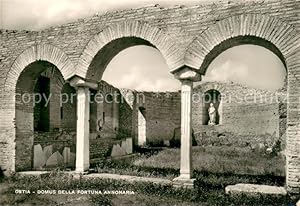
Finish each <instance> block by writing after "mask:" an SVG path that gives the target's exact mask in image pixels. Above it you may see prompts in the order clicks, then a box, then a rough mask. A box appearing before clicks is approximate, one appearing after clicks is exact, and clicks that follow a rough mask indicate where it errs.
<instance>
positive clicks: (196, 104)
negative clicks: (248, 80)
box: [192, 82, 286, 142]
mask: <svg viewBox="0 0 300 206" xmlns="http://www.w3.org/2000/svg"><path fill="white" fill-rule="evenodd" d="M210 89H215V90H218V91H219V92H220V93H221V104H220V106H219V111H218V112H219V113H220V115H221V116H222V121H221V122H220V124H219V125H216V126H215V127H218V129H217V130H218V131H219V132H221V131H226V132H230V133H233V134H236V135H240V136H247V135H248V136H261V135H271V136H274V137H276V138H277V139H278V138H280V137H281V136H282V135H283V134H284V133H285V129H286V125H285V123H286V104H283V103H282V102H281V101H282V96H281V95H279V94H278V95H277V96H276V94H275V93H272V92H268V91H263V90H258V89H252V88H247V87H244V86H240V85H236V84H225V83H211V82H210V83H203V84H201V85H199V86H197V87H196V88H195V89H194V97H195V101H193V109H192V111H193V113H192V118H193V129H194V131H195V133H199V132H200V133H201V132H202V131H203V130H206V129H204V128H206V127H207V128H211V129H213V127H209V126H206V125H203V121H202V118H203V116H204V115H205V111H204V110H203V98H201V95H202V94H204V93H205V92H206V91H207V90H210ZM213 130H214V129H213ZM245 141H246V140H245ZM247 141H248V140H247ZM256 141H257V142H263V141H265V139H264V138H261V139H260V138H258V139H257V140H256Z"/></svg>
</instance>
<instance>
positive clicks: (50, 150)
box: [44, 145, 53, 160]
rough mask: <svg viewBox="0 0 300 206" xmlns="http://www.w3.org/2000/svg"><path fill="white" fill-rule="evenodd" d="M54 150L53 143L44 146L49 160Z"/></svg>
mask: <svg viewBox="0 0 300 206" xmlns="http://www.w3.org/2000/svg"><path fill="white" fill-rule="evenodd" d="M52 151H53V146H52V145H48V146H46V147H44V153H45V157H46V160H48V159H49V157H50V156H51V155H52Z"/></svg>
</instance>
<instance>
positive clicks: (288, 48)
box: [0, 0, 300, 192]
mask: <svg viewBox="0 0 300 206" xmlns="http://www.w3.org/2000/svg"><path fill="white" fill-rule="evenodd" d="M299 11H300V1H299V0H285V1H282V0H267V1H265V0H247V1H242V0H234V1H229V0H224V1H207V2H204V3H200V5H198V6H192V7H186V6H174V7H169V8H162V7H160V6H159V5H154V6H149V7H142V8H137V9H128V10H123V11H115V12H108V13H105V14H102V15H94V16H92V17H88V18H85V19H80V20H78V21H75V22H70V23H66V24H63V25H60V26H55V27H50V28H47V29H44V30H41V31H12V30H1V31H0V41H1V47H0V94H1V99H0V117H1V118H0V119H1V122H0V145H1V147H0V153H1V158H0V165H1V166H2V167H3V168H4V169H7V171H15V170H16V168H15V165H16V162H15V157H16V146H17V145H16V132H17V130H18V129H16V118H20V117H18V116H17V115H16V110H17V105H16V99H15V98H14V97H15V92H16V85H17V81H18V79H19V77H20V74H21V72H22V71H23V70H24V69H25V68H26V67H27V66H28V65H29V64H31V63H32V62H35V61H37V60H44V61H48V62H50V63H52V64H54V65H55V66H57V68H58V69H59V70H60V71H61V74H62V76H63V77H64V79H65V80H66V79H68V78H70V77H72V76H73V75H74V74H77V75H79V76H82V77H88V78H91V79H97V80H99V79H100V78H101V74H102V73H103V71H104V69H105V66H106V65H107V64H108V63H109V61H110V60H111V59H112V58H113V56H115V55H116V54H117V53H118V52H119V51H121V50H122V49H125V48H127V47H129V46H133V45H140V44H144V45H150V46H154V47H156V48H157V49H158V50H159V51H161V53H162V55H163V56H164V58H165V59H166V62H167V64H168V66H169V68H170V71H172V70H176V69H178V68H181V67H183V66H188V67H191V68H193V69H194V70H196V71H199V72H200V73H201V74H205V71H206V69H207V65H209V63H210V62H211V61H212V60H213V59H214V58H215V57H216V56H217V55H218V54H219V53H221V52H222V51H224V50H225V49H226V48H230V47H232V46H235V45H239V44H244V43H252V44H257V45H260V46H264V47H266V48H268V49H270V50H271V51H273V52H274V53H275V54H277V55H278V56H279V57H280V58H281V59H282V60H283V61H284V63H285V65H286V67H287V71H288V75H287V76H288V94H289V95H290V96H289V103H288V106H287V113H288V115H287V125H288V128H287V135H286V136H287V137H286V138H287V155H286V159H287V164H286V169H287V189H288V191H290V192H299V188H300V180H299V179H300V177H299V176H300V175H299V173H300V149H299V148H300V147H299V145H300V136H299V132H300V124H299V122H300V112H299V111H300V104H299V102H298V99H299V96H300V85H299V84H300V81H299V76H300V58H299V56H300V35H299V30H300V17H299V13H300V12H299ZM112 48H114V49H112ZM98 51H99V52H98ZM108 51H109V52H108ZM100 59H102V60H103V61H99V60H100ZM96 68H102V69H98V70H96ZM95 74H97V75H95ZM26 112H30V111H26ZM29 122H30V121H29ZM28 126H30V127H31V126H32V125H28ZM26 141H27V140H26ZM17 148H18V146H17Z"/></svg>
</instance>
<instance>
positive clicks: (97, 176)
mask: <svg viewBox="0 0 300 206" xmlns="http://www.w3.org/2000/svg"><path fill="white" fill-rule="evenodd" d="M50 172H51V171H25V172H18V173H17V174H19V175H21V176H40V175H44V174H47V173H50ZM62 173H65V174H71V175H73V176H74V177H75V178H76V177H79V175H81V174H82V176H81V178H83V179H111V180H123V181H126V182H130V183H133V182H147V183H154V184H160V185H172V184H173V182H172V180H168V179H163V178H155V177H140V176H131V175H119V174H110V173H78V172H75V171H70V172H67V171H64V172H62Z"/></svg>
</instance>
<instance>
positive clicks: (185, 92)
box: [173, 67, 200, 188]
mask: <svg viewBox="0 0 300 206" xmlns="http://www.w3.org/2000/svg"><path fill="white" fill-rule="evenodd" d="M175 77H176V78H177V79H179V80H180V81H181V140H180V141H181V146H180V176H179V177H177V178H175V179H174V180H173V185H174V186H175V187H190V188H192V187H193V185H194V181H195V179H192V176H193V169H192V95H193V81H199V80H200V75H199V74H198V73H197V72H195V71H193V70H192V69H190V68H188V67H184V68H181V69H180V70H179V71H177V72H176V73H175Z"/></svg>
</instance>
